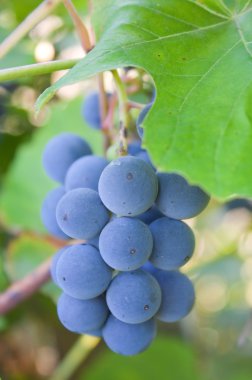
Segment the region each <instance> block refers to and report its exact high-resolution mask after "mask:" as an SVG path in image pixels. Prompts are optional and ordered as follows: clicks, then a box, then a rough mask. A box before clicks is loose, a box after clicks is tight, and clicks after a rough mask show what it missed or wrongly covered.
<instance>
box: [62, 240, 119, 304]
mask: <svg viewBox="0 0 252 380" xmlns="http://www.w3.org/2000/svg"><path fill="white" fill-rule="evenodd" d="M56 276H57V282H58V284H59V286H60V287H61V288H62V289H63V291H64V292H65V293H66V294H68V295H69V296H71V297H74V298H78V299H83V300H84V299H90V298H94V297H97V296H98V295H100V294H102V293H103V292H104V291H105V290H106V289H107V287H108V285H109V283H110V281H111V278H112V269H111V268H109V267H108V265H107V264H106V263H104V261H103V260H102V258H101V255H100V253H99V251H98V250H97V249H96V248H94V247H93V246H91V245H88V244H85V245H81V244H78V245H74V246H72V247H70V248H68V249H67V250H66V251H65V252H63V254H62V255H61V257H60V259H59V261H58V263H57V267H56Z"/></svg>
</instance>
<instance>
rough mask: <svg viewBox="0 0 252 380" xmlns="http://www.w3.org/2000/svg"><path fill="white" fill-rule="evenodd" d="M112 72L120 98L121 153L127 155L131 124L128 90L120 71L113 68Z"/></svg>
mask: <svg viewBox="0 0 252 380" xmlns="http://www.w3.org/2000/svg"><path fill="white" fill-rule="evenodd" d="M111 72H112V74H113V77H114V80H115V84H116V87H117V92H118V100H119V119H120V121H119V123H120V129H119V155H120V156H126V155H127V154H128V142H127V128H128V124H129V114H128V98H127V92H126V89H125V87H124V84H123V82H122V80H121V78H120V76H119V74H118V71H117V70H111Z"/></svg>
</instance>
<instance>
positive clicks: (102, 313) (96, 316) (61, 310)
mask: <svg viewBox="0 0 252 380" xmlns="http://www.w3.org/2000/svg"><path fill="white" fill-rule="evenodd" d="M57 312H58V317H59V320H60V322H61V323H62V324H63V326H64V327H65V328H66V329H67V330H69V331H72V332H74V333H77V334H84V333H89V332H90V334H92V332H93V333H98V331H99V329H100V328H101V327H102V326H103V324H104V323H105V321H106V319H107V317H108V308H107V305H106V302H105V297H104V296H99V297H97V298H92V299H89V300H78V299H75V298H72V297H70V296H68V295H67V294H65V293H63V294H62V295H61V296H60V298H59V300H58V304H57ZM95 330H98V331H97V332H96V331H95Z"/></svg>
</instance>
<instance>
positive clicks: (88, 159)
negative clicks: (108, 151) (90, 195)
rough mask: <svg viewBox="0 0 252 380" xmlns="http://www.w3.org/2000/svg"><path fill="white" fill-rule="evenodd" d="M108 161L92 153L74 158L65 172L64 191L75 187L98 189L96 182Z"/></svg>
mask: <svg viewBox="0 0 252 380" xmlns="http://www.w3.org/2000/svg"><path fill="white" fill-rule="evenodd" d="M107 165H108V161H107V160H106V159H105V158H103V157H98V156H94V155H89V156H84V157H81V158H79V159H78V160H76V161H75V162H74V163H73V164H72V165H71V166H70V168H69V170H68V172H67V174H66V180H65V188H66V191H69V190H73V189H77V188H80V187H82V188H89V189H93V190H96V191H98V182H99V178H100V176H101V173H102V171H103V169H104V168H105V167H106V166H107Z"/></svg>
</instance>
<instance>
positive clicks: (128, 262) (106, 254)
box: [99, 218, 153, 271]
mask: <svg viewBox="0 0 252 380" xmlns="http://www.w3.org/2000/svg"><path fill="white" fill-rule="evenodd" d="M152 247H153V238H152V235H151V232H150V229H149V227H148V226H146V224H144V223H143V222H141V221H140V220H137V219H132V218H117V219H114V220H113V221H112V222H110V223H108V224H107V225H106V226H105V227H104V229H103V230H102V232H101V235H100V240H99V249H100V253H101V256H102V258H103V260H104V261H105V262H106V263H107V264H108V265H109V266H111V267H112V268H114V269H116V270H120V271H132V270H134V269H137V268H139V267H140V266H142V265H143V264H144V263H145V261H146V260H148V258H149V256H150V254H151V252H152Z"/></svg>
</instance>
